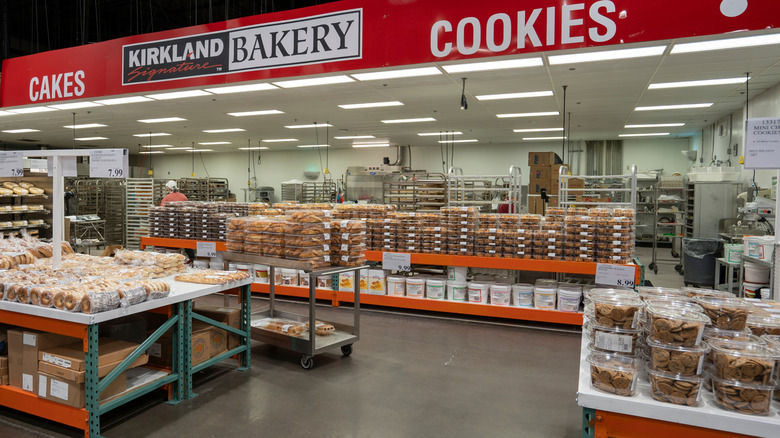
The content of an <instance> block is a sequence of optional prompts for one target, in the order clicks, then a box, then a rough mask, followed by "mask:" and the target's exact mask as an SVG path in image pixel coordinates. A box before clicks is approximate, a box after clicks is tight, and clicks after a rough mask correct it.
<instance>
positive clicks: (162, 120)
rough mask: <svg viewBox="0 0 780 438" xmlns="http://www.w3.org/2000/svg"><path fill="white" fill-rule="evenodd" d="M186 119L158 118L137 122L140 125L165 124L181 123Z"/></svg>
mask: <svg viewBox="0 0 780 438" xmlns="http://www.w3.org/2000/svg"><path fill="white" fill-rule="evenodd" d="M185 120H187V119H182V118H181V117H160V118H159V119H141V120H139V122H141V123H165V122H182V121H185Z"/></svg>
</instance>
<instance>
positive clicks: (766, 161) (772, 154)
mask: <svg viewBox="0 0 780 438" xmlns="http://www.w3.org/2000/svg"><path fill="white" fill-rule="evenodd" d="M745 169H780V118H776V117H775V118H766V119H748V121H747V129H746V130H745Z"/></svg>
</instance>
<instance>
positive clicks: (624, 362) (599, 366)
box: [588, 352, 639, 397]
mask: <svg viewBox="0 0 780 438" xmlns="http://www.w3.org/2000/svg"><path fill="white" fill-rule="evenodd" d="M588 363H589V364H590V376H591V380H590V382H591V386H592V387H593V388H594V389H598V390H599V391H604V392H607V393H610V394H615V395H620V396H624V397H631V396H633V395H635V394H636V383H637V378H638V377H639V369H638V367H639V360H638V359H636V358H632V357H627V356H619V355H616V354H609V353H599V352H593V353H591V354H589V355H588Z"/></svg>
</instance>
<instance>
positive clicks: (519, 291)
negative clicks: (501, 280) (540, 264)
mask: <svg viewBox="0 0 780 438" xmlns="http://www.w3.org/2000/svg"><path fill="white" fill-rule="evenodd" d="M512 304H513V305H515V306H518V307H533V306H534V286H533V285H532V284H527V283H517V284H513V285H512Z"/></svg>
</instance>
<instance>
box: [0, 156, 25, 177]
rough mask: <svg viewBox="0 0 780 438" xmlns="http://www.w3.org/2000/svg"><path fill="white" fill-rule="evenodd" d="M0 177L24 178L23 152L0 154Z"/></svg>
mask: <svg viewBox="0 0 780 438" xmlns="http://www.w3.org/2000/svg"><path fill="white" fill-rule="evenodd" d="M0 176H10V177H20V176H24V155H23V152H21V151H12V152H0Z"/></svg>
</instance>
